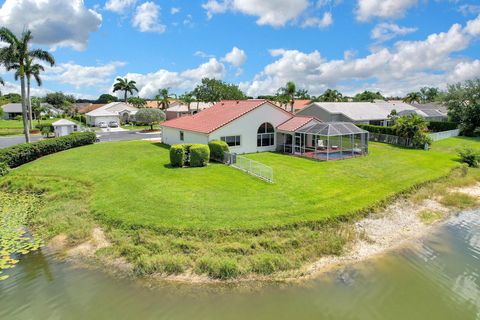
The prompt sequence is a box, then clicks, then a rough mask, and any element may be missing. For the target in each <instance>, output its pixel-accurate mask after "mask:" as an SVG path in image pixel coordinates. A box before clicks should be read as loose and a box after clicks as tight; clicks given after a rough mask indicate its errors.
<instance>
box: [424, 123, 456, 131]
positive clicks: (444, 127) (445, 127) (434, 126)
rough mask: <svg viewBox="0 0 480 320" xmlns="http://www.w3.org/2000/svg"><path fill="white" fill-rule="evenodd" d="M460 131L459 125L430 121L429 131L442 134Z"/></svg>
mask: <svg viewBox="0 0 480 320" xmlns="http://www.w3.org/2000/svg"><path fill="white" fill-rule="evenodd" d="M455 129H458V123H456V122H448V121H430V122H429V123H428V130H430V131H432V132H442V131H450V130H455Z"/></svg>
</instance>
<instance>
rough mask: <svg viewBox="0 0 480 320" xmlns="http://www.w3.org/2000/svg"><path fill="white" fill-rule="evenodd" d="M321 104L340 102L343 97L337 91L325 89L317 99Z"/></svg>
mask: <svg viewBox="0 0 480 320" xmlns="http://www.w3.org/2000/svg"><path fill="white" fill-rule="evenodd" d="M319 98H320V100H321V101H323V102H342V101H343V95H342V94H341V93H340V92H339V91H338V90H332V89H327V90H325V92H324V93H323V94H322V95H321V96H320V97H319Z"/></svg>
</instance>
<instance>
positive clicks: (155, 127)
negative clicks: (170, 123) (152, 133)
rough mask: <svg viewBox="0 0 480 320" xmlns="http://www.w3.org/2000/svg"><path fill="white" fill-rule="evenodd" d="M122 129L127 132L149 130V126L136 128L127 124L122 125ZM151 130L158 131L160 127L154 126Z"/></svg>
mask: <svg viewBox="0 0 480 320" xmlns="http://www.w3.org/2000/svg"><path fill="white" fill-rule="evenodd" d="M122 128H123V129H127V130H150V126H137V125H129V124H124V125H122ZM153 129H154V130H160V129H161V127H160V125H154V126H153Z"/></svg>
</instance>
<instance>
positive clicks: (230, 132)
mask: <svg viewBox="0 0 480 320" xmlns="http://www.w3.org/2000/svg"><path fill="white" fill-rule="evenodd" d="M161 126H162V141H163V142H164V143H166V144H171V145H172V144H179V143H203V144H206V143H208V142H209V141H211V140H223V141H225V142H226V143H227V144H228V145H229V147H230V151H231V152H234V153H252V152H264V151H279V152H284V153H287V154H294V155H298V156H304V157H309V158H314V159H318V160H338V159H344V158H347V157H354V156H359V155H365V154H368V132H367V131H365V130H362V129H360V128H358V127H357V126H355V125H354V124H352V123H345V122H330V123H324V122H322V121H321V120H319V119H317V118H315V117H312V116H298V115H293V114H291V113H290V112H288V111H286V110H284V109H283V108H281V107H278V106H277V105H275V104H273V103H272V102H269V101H267V100H261V99H252V100H243V101H221V102H219V103H217V104H215V105H214V106H212V107H211V108H208V109H206V110H204V111H202V112H200V113H198V114H195V115H190V116H184V117H180V118H176V119H172V120H169V121H166V122H164V123H162V124H161Z"/></svg>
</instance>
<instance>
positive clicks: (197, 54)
mask: <svg viewBox="0 0 480 320" xmlns="http://www.w3.org/2000/svg"><path fill="white" fill-rule="evenodd" d="M193 55H194V56H196V57H201V58H215V55H213V54H209V53H206V52H204V51H201V50H198V51H195V53H194V54H193Z"/></svg>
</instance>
